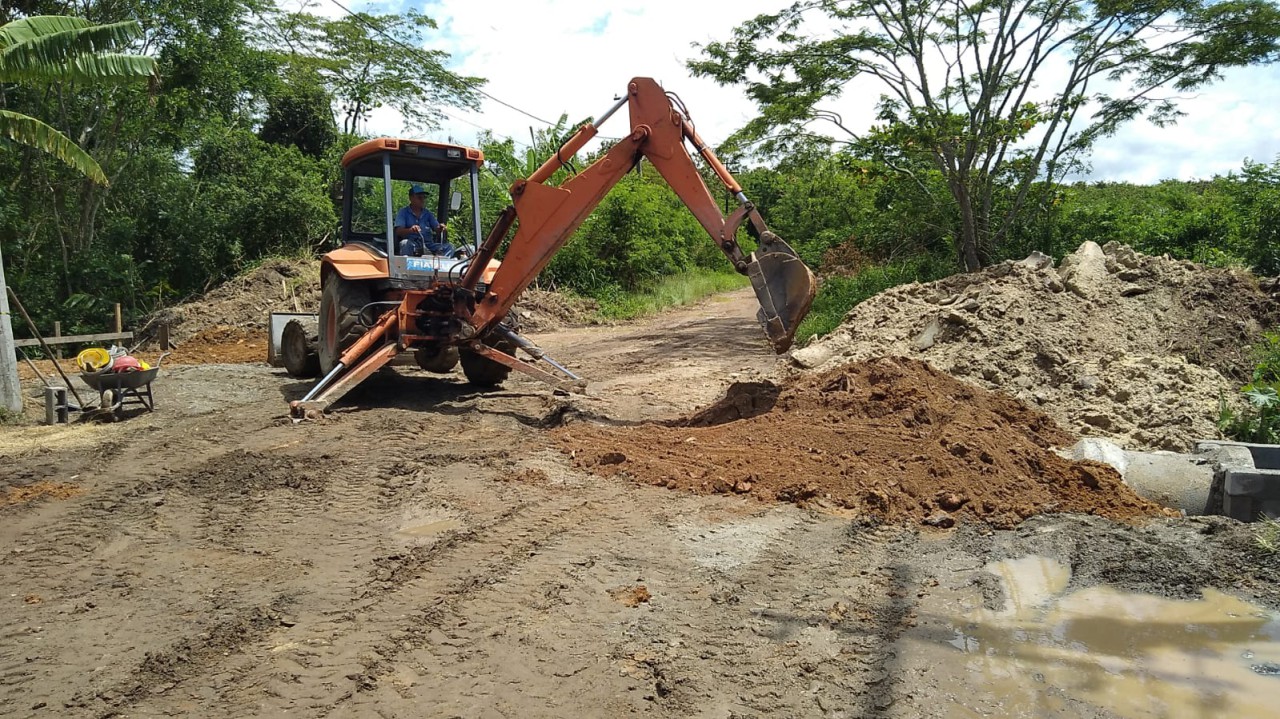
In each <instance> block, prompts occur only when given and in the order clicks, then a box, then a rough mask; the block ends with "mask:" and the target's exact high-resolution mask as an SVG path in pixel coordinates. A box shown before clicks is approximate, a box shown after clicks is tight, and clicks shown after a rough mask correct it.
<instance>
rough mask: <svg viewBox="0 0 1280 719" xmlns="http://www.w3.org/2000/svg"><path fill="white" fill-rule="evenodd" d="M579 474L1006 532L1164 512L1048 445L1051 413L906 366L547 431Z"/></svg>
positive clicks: (744, 389)
mask: <svg viewBox="0 0 1280 719" xmlns="http://www.w3.org/2000/svg"><path fill="white" fill-rule="evenodd" d="M556 436H557V438H558V440H559V441H560V443H561V446H562V447H563V448H564V449H565V450H566V451H568V452H571V453H572V454H573V455H574V461H575V463H576V465H577V466H579V467H583V468H586V469H588V470H590V471H592V472H595V473H597V474H602V475H614V474H625V475H628V476H630V477H632V478H634V479H636V480H638V481H641V482H646V483H650V484H658V485H665V486H667V487H672V488H679V489H688V490H692V491H695V492H700V493H710V492H724V493H728V492H737V493H742V494H745V493H751V494H753V495H755V496H757V497H760V498H761V499H766V500H782V501H792V502H798V503H802V504H805V503H810V502H817V503H819V504H826V505H828V506H830V505H834V506H836V507H840V508H845V509H851V510H854V511H856V512H857V513H858V514H859V515H863V516H870V517H876V518H879V519H883V520H887V521H908V522H924V523H927V524H932V525H935V526H943V527H948V526H951V525H952V524H954V523H955V521H956V520H958V519H959V520H974V519H976V520H980V521H983V522H986V523H988V524H990V525H991V526H994V527H1001V528H1004V527H1011V526H1014V525H1016V524H1018V523H1019V522H1021V521H1022V520H1024V519H1026V518H1027V517H1030V516H1032V515H1035V514H1040V513H1045V512H1079V513H1086V514H1098V515H1102V516H1105V517H1109V518H1112V519H1122V518H1129V517H1139V516H1145V515H1159V514H1161V512H1162V510H1161V509H1160V508H1159V507H1158V506H1156V505H1154V504H1152V503H1151V502H1148V501H1146V500H1144V499H1141V498H1139V497H1138V496H1137V495H1135V494H1134V493H1133V492H1132V491H1131V490H1130V489H1129V488H1128V487H1126V486H1124V485H1123V484H1122V483H1121V481H1120V477H1119V476H1118V475H1117V474H1116V473H1115V472H1114V471H1113V470H1112V469H1111V468H1110V467H1104V466H1102V465H1098V464H1091V463H1080V462H1072V461H1068V460H1066V459H1063V458H1061V457H1059V456H1058V455H1057V454H1055V453H1054V452H1053V451H1052V450H1051V449H1050V448H1051V447H1052V446H1054V445H1066V444H1070V443H1071V442H1072V441H1073V438H1072V437H1071V435H1069V434H1067V433H1066V432H1064V431H1062V430H1061V429H1060V428H1059V427H1058V426H1057V425H1056V424H1055V423H1054V421H1053V420H1052V419H1051V418H1049V417H1048V416H1047V415H1044V414H1042V413H1040V412H1037V411H1035V410H1032V409H1030V408H1028V407H1026V406H1025V405H1023V404H1022V403H1020V402H1018V401H1016V400H1014V399H1011V398H1009V397H1006V396H1004V395H1000V394H997V393H993V392H988V391H986V390H983V389H980V388H977V387H974V386H972V385H969V384H966V383H964V382H961V381H959V380H957V379H955V378H953V377H950V376H948V375H946V374H943V373H942V372H939V371H938V370H935V369H933V368H932V367H930V366H929V365H927V364H925V363H923V362H920V361H917V360H910V359H904V358H885V359H881V360H877V361H874V362H859V363H853V364H850V365H847V366H844V367H839V368H836V369H833V370H829V371H826V372H823V373H820V374H815V375H805V376H801V377H798V378H795V379H793V380H792V381H790V382H788V383H787V384H786V385H784V386H781V387H779V386H776V385H772V384H769V383H740V384H736V385H734V386H733V387H731V388H730V390H729V392H728V393H727V394H726V395H725V397H724V399H722V400H721V401H720V402H718V403H717V404H715V405H713V406H711V407H709V408H707V409H705V410H703V411H702V412H699V413H697V414H695V415H693V416H691V417H688V418H686V419H684V420H681V421H678V422H675V423H672V424H671V425H668V426H662V425H653V424H645V425H639V426H635V427H601V426H595V425H586V424H574V425H569V426H568V427H564V428H561V429H559V430H557V431H556Z"/></svg>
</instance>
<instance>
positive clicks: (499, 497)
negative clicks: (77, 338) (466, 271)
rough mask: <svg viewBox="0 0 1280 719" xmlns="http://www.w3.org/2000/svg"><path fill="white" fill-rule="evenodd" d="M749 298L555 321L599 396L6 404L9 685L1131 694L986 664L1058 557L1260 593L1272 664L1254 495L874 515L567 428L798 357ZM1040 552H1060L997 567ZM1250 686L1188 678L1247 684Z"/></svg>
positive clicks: (404, 711)
mask: <svg viewBox="0 0 1280 719" xmlns="http://www.w3.org/2000/svg"><path fill="white" fill-rule="evenodd" d="M753 314H754V303H753V299H752V296H751V295H750V293H749V292H738V293H733V294H730V295H725V296H721V297H718V298H714V299H713V300H712V301H710V302H708V303H704V304H702V305H699V306H697V307H693V308H687V309H682V310H679V311H675V312H671V313H668V314H664V315H661V316H658V317H656V318H652V319H650V320H647V321H645V322H643V323H640V324H637V325H633V326H626V327H595V328H586V329H575V330H567V331H562V332H557V333H553V334H548V335H543V336H541V337H539V338H538V339H539V342H540V343H541V344H542V345H543V346H544V347H545V348H546V349H547V350H549V351H550V352H551V353H552V354H553V355H554V356H556V357H557V358H558V359H561V360H562V361H565V362H567V363H569V364H570V365H571V366H573V367H575V368H578V369H580V370H581V371H582V373H583V374H585V375H586V376H587V377H589V378H590V379H592V380H593V384H592V395H591V396H588V397H585V398H561V397H557V396H554V395H553V394H552V393H550V392H549V391H547V389H546V388H545V387H543V386H540V385H536V384H533V383H528V382H525V381H523V380H513V381H511V382H509V384H508V388H507V389H506V390H504V391H499V392H492V393H484V394H480V393H475V392H473V391H472V390H470V389H469V388H468V387H467V386H466V385H465V384H463V383H462V382H461V381H460V378H459V377H457V376H454V377H438V376H431V375H426V374H423V373H419V372H417V371H408V370H405V371H403V372H399V373H398V374H397V373H393V372H388V373H384V374H382V375H379V376H377V377H375V378H374V379H373V380H372V381H370V382H369V383H368V384H367V386H365V387H364V388H362V389H361V390H360V391H359V393H358V394H355V395H353V396H352V397H351V398H350V399H349V401H348V402H346V403H344V404H343V405H341V406H340V407H339V408H337V409H335V410H334V411H332V412H331V414H330V416H329V419H327V420H326V421H324V422H321V423H305V424H302V425H296V426H295V425H292V424H291V423H289V422H288V421H287V420H286V419H285V418H284V412H285V402H286V400H287V399H291V398H295V397H297V396H298V395H300V394H301V393H302V392H303V391H304V389H305V386H304V385H303V384H301V383H298V382H294V381H291V380H289V379H287V378H286V377H284V376H283V375H282V374H281V373H279V372H277V371H274V370H269V369H267V368H265V367H259V366H249V365H241V366H234V365H206V366H189V367H177V368H174V369H173V370H172V371H170V372H168V373H167V374H166V375H165V376H164V378H163V381H162V382H161V383H159V384H157V391H158V402H159V410H158V411H157V412H156V413H154V414H151V415H142V416H138V417H135V418H132V419H130V420H128V421H126V422H121V423H116V424H110V425H77V426H73V427H70V428H43V427H24V428H3V429H0V462H3V468H4V471H3V476H0V502H3V505H4V506H0V549H2V551H3V553H4V561H3V565H2V566H0V588H2V589H3V594H0V602H3V607H4V611H3V612H2V613H0V715H4V716H14V717H26V716H34V717H44V716H114V715H119V716H172V715H184V716H202V717H243V716H279V715H284V714H286V713H287V714H290V715H293V716H332V717H339V716H387V717H392V716H404V717H411V716H412V717H424V716H426V717H507V716H520V717H564V716H602V717H604V716H618V715H623V714H630V713H641V714H648V715H654V716H669V717H685V716H701V717H747V716H813V717H819V716H832V717H837V716H841V717H863V716H902V717H912V716H978V715H983V714H992V713H994V714H999V715H1006V716H1014V715H1024V716H1041V715H1044V713H1045V712H1046V711H1047V709H1046V707H1047V708H1052V709H1053V710H1054V711H1056V712H1058V714H1059V715H1063V716H1089V717H1106V716H1129V715H1132V714H1131V713H1130V712H1129V711H1128V710H1127V709H1125V707H1122V706H1118V705H1116V704H1115V702H1114V701H1112V700H1110V699H1107V698H1106V697H1102V696H1099V695H1095V694H1091V693H1090V692H1089V690H1088V687H1084V686H1076V684H1077V683H1079V682H1082V681H1084V680H1083V679H1080V677H1085V678H1086V679H1088V680H1089V681H1091V682H1095V683H1096V682H1099V681H1102V679H1099V678H1098V677H1095V676H1094V675H1092V674H1089V672H1088V671H1087V670H1085V669H1081V670H1079V671H1077V672H1075V673H1074V674H1072V675H1069V676H1068V675H1063V674H1061V673H1054V672H1052V671H1050V669H1049V666H1050V665H1051V664H1052V665H1053V666H1058V664H1056V663H1054V662H1055V661H1056V660H1055V659H1053V658H1052V657H1049V656H1048V655H1047V654H1046V655H1045V657H1044V658H1041V659H1037V658H1036V656H1034V655H1033V656H1031V658H1030V659H1026V658H1025V657H1022V658H1016V657H1015V658H1014V659H1016V660H1017V661H1020V662H1024V663H1025V662H1026V661H1031V662H1033V663H1034V662H1036V661H1039V662H1041V663H1042V664H1043V667H1041V669H1036V670H1034V671H1028V672H1027V675H1026V676H1027V677H1031V678H1030V679H1027V680H1026V681H1008V679H1009V677H1010V676H1013V677H1017V676H1020V674H1019V672H1021V671H1022V669H1017V670H1008V671H1004V673H1003V674H1001V673H1000V672H1001V671H1002V670H1001V669H1000V667H996V668H994V669H992V668H991V667H990V666H988V665H986V664H983V665H982V666H977V665H974V666H969V665H967V664H966V663H965V661H966V660H967V658H972V657H974V656H978V657H980V658H981V657H983V656H987V657H990V656H991V655H990V653H989V652H987V653H986V654H983V653H982V652H979V653H977V654H974V653H971V652H969V651H968V649H966V648H965V647H966V646H967V644H965V643H966V642H968V641H970V640H972V641H974V642H983V643H984V644H983V645H982V646H983V647H984V648H989V647H999V646H1002V645H999V644H998V643H996V642H995V640H993V639H992V638H991V637H992V636H1004V635H1003V634H999V632H1000V631H1003V628H1005V626H1006V625H1005V624H1002V623H1001V622H1003V621H1004V619H999V617H1006V615H1005V614H1000V613H1001V612H1007V611H1008V610H1009V609H1010V607H1013V608H1017V607H1016V606H1015V605H1019V606H1020V604H1019V599H1018V597H1019V596H1021V595H1020V594H1019V593H1018V591H1019V590H1018V588H1019V587H1021V586H1022V585H1021V584H1019V581H1020V580H1021V579H1025V578H1026V575H1028V574H1030V575H1036V571H1039V572H1040V573H1041V574H1045V575H1046V576H1049V575H1052V577H1054V578H1057V579H1061V575H1062V572H1063V571H1065V572H1066V579H1065V580H1064V581H1061V582H1057V583H1056V584H1055V586H1053V587H1052V588H1050V589H1045V590H1044V592H1042V593H1045V599H1044V601H1049V600H1050V599H1053V600H1054V601H1057V600H1056V599H1054V598H1055V597H1068V598H1069V597H1070V596H1072V593H1074V592H1077V591H1080V590H1085V589H1087V588H1089V587H1093V586H1095V585H1098V584H1100V583H1106V584H1108V585H1109V586H1113V587H1117V588H1119V589H1123V590H1128V591H1134V592H1142V593H1145V594H1146V595H1150V596H1158V597H1166V598H1168V600H1167V601H1169V602H1170V603H1171V604H1176V605H1178V606H1182V605H1189V604H1191V603H1190V602H1187V601H1181V600H1190V599H1195V598H1197V597H1199V596H1200V590H1201V588H1203V587H1218V588H1221V589H1223V590H1226V591H1227V592H1229V593H1230V595H1231V596H1232V597H1239V598H1243V599H1248V600H1252V601H1254V602H1256V603H1257V606H1255V607H1253V608H1252V611H1254V612H1255V614H1256V615H1257V616H1256V617H1255V618H1254V619H1252V620H1250V621H1251V622H1252V623H1251V624H1249V625H1248V628H1247V631H1245V630H1243V629H1242V630H1241V631H1245V636H1246V639H1247V640H1248V641H1251V642H1253V644H1251V645H1250V646H1254V647H1255V649H1254V650H1253V651H1255V652H1256V656H1257V657H1258V658H1257V659H1255V660H1253V661H1255V662H1263V661H1264V660H1268V661H1269V659H1268V657H1267V655H1266V652H1267V651H1270V649H1268V646H1269V645H1268V644H1267V641H1269V640H1268V637H1271V636H1272V635H1271V632H1272V631H1275V632H1276V636H1275V637H1274V639H1275V640H1276V641H1280V624H1275V623H1274V622H1273V619H1274V617H1273V615H1272V614H1270V613H1269V612H1270V611H1271V610H1274V609H1275V608H1276V606H1277V604H1278V601H1280V592H1277V588H1276V585H1275V583H1274V579H1273V577H1274V572H1275V571H1276V568H1277V565H1276V563H1275V562H1274V560H1272V559H1270V558H1267V557H1265V556H1263V555H1261V554H1259V553H1258V552H1257V551H1256V550H1255V549H1254V548H1253V546H1252V544H1251V542H1250V535H1249V534H1248V532H1247V531H1246V530H1244V529H1243V528H1241V527H1240V526H1239V525H1235V524H1233V523H1230V522H1226V521H1224V520H1216V519H1203V520H1168V519H1161V520H1155V521H1152V522H1149V523H1145V524H1143V525H1141V526H1127V525H1121V524H1113V523H1110V522H1106V521H1104V520H1100V519H1096V518H1089V517H1070V516H1063V517H1056V518H1038V519H1034V520H1032V521H1029V522H1027V523H1024V524H1023V525H1022V526H1021V527H1020V528H1019V529H1017V530H1015V531H1008V532H992V531H990V530H989V529H980V528H977V527H965V526H962V527H960V528H959V529H957V530H954V531H949V532H948V531H938V530H929V531H927V532H922V529H921V528H920V527H915V526H906V527H889V526H883V527H870V526H865V525H864V524H863V523H860V522H858V521H857V520H856V518H855V519H853V520H851V519H850V518H848V517H840V516H835V515H833V514H826V513H819V512H811V511H806V510H802V509H799V508H797V507H794V506H791V505H770V504H764V503H761V502H758V501H756V500H753V499H749V498H743V497H737V496H696V495H691V494H686V493H681V492H676V491H671V490H666V489H662V488H654V487H646V486H639V485H635V484H632V483H630V482H628V481H626V480H625V479H604V478H600V477H596V476H593V475H589V474H586V473H583V472H580V471H577V470H575V469H573V468H572V466H571V463H570V461H569V459H568V458H567V457H566V456H564V455H563V454H562V453H561V452H560V451H559V450H558V449H556V448H555V447H554V446H553V444H552V442H550V441H549V440H548V439H547V437H546V436H545V435H546V432H545V430H546V429H548V428H550V427H553V426H557V425H559V424H561V423H563V422H566V421H597V422H605V423H637V422H640V421H643V420H649V419H657V418H665V417H670V416H673V415H675V414H678V413H682V412H686V411H689V410H692V409H694V408H696V407H698V406H701V405H704V404H706V403H708V402H710V401H712V400H714V399H715V398H716V397H717V396H718V395H719V393H721V392H722V391H723V389H724V387H725V386H726V385H727V384H728V383H729V382H730V381H731V380H733V379H750V378H754V377H757V376H760V375H762V374H767V373H770V372H772V371H773V368H774V363H775V360H774V358H773V356H772V355H771V354H770V353H769V350H768V348H767V346H766V344H765V342H764V340H763V339H762V337H761V335H760V333H759V331H758V329H757V328H756V326H755V324H754V321H753V319H752V316H753ZM742 441H743V442H744V443H749V442H751V441H752V438H751V437H747V436H744V437H743V438H742ZM19 487H20V488H22V491H21V492H18V491H16V490H15V489H13V488H19ZM6 488H8V489H6ZM6 491H8V494H3V492H6ZM6 497H7V499H6ZM1029 554H1030V555H1035V556H1036V557H1043V558H1044V560H1043V561H1044V562H1045V563H1046V564H1045V565H1044V566H1045V567H1048V568H1047V569H1045V568H1041V569H1039V570H1036V571H1031V572H1029V573H1028V572H1026V571H1022V570H1019V572H1016V573H1015V574H1017V575H1018V576H1016V577H1013V578H1009V577H1004V578H1003V579H1002V578H1001V570H998V569H993V568H992V567H993V565H992V564H991V562H992V561H993V560H1001V559H1010V558H1018V557H1023V556H1024V555H1029ZM1054 562H1056V563H1057V565H1061V566H1060V567H1059V568H1057V569H1054V568H1053V567H1054V566H1057V565H1054V564H1053V563H1054ZM1063 568H1065V569H1063ZM1031 579H1032V580H1035V581H1038V580H1036V579H1035V576H1032V577H1031ZM1056 581H1057V580H1056V579H1055V582H1056ZM1033 583H1034V581H1033ZM1041 583H1042V584H1043V583H1045V582H1041ZM1050 584H1053V583H1052V582H1050ZM1037 586H1038V585H1037ZM1046 586H1048V585H1047V584H1046ZM1234 601H1238V600H1234ZM984 612H985V613H986V614H984ZM1120 614H1122V613H1119V614H1118V613H1116V612H1115V611H1113V614H1112V620H1113V622H1115V624H1114V625H1113V626H1112V631H1111V632H1110V634H1111V635H1112V636H1114V634H1115V632H1116V631H1123V630H1124V629H1125V626H1126V625H1124V619H1123V617H1122V616H1120ZM1146 616H1148V617H1149V616H1150V614H1149V613H1148V614H1147V615H1146ZM1136 621H1137V620H1135V622H1136ZM984 631H985V633H984ZM992 632H996V634H992ZM1104 634H1106V632H1104ZM1215 636H1218V635H1215ZM959 640H963V641H960V643H957V641H959ZM1077 641H1084V640H1079V639H1078V638H1077ZM1206 641H1207V640H1206ZM1255 645H1256V646H1255ZM1161 646H1163V645H1161ZM1088 648H1089V647H1086V649H1088ZM1094 651H1095V653H1097V652H1098V651H1102V650H1098V649H1095V650H1094ZM984 661H985V660H984ZM993 661H994V660H993ZM1274 661H1280V656H1276V657H1275V658H1274ZM1245 664H1247V662H1246V663H1245ZM1017 666H1019V667H1021V666H1022V665H1021V664H1018V665H1017ZM1242 666H1243V667H1244V672H1245V674H1246V675H1250V676H1253V677H1256V678H1258V679H1259V680H1260V681H1262V682H1270V683H1269V684H1263V685H1262V687H1263V690H1266V689H1270V691H1271V692H1272V694H1271V696H1275V693H1276V692H1280V679H1276V678H1271V677H1264V676H1262V673H1260V672H1257V671H1254V672H1252V674H1250V672H1249V667H1248V666H1245V665H1243V664H1242ZM1010 671H1012V674H1010ZM991 672H995V674H991ZM992 677H996V679H998V678H999V677H1005V680H1004V681H998V680H996V679H992ZM1035 677H1038V678H1035ZM1241 681H1244V680H1241ZM1144 686H1145V688H1144V689H1142V690H1141V691H1146V692H1149V693H1150V694H1151V696H1157V695H1158V696H1161V697H1163V696H1165V695H1164V694H1161V693H1160V692H1162V691H1164V690H1163V689H1162V686H1163V685H1160V684H1159V682H1158V681H1155V680H1153V683H1151V684H1148V685H1144ZM1197 686H1198V685H1197ZM1176 688H1177V689H1178V690H1179V691H1182V690H1184V689H1185V687H1184V686H1181V685H1179V686H1178V687H1176ZM1206 692H1207V693H1206ZM1215 692H1216V693H1215ZM1223 695H1224V690H1222V689H1221V688H1220V687H1219V688H1216V689H1213V688H1211V689H1209V690H1205V692H1199V693H1194V697H1199V699H1196V700H1194V701H1190V702H1187V701H1185V700H1182V699H1179V697H1181V696H1182V695H1180V694H1179V695H1176V696H1175V695H1173V694H1170V695H1169V696H1168V701H1169V703H1170V704H1171V705H1172V704H1174V703H1175V702H1176V701H1181V702H1182V704H1180V705H1179V706H1189V707H1191V708H1192V709H1195V710H1196V712H1197V713H1193V714H1189V715H1190V716H1202V715H1209V714H1214V713H1216V712H1217V710H1220V709H1223V708H1224V707H1226V708H1227V709H1238V707H1237V706H1236V705H1234V704H1231V700H1230V698H1229V697H1228V698H1226V699H1224V698H1223ZM1204 697H1208V698H1204ZM1197 702H1198V703H1197ZM1224 702H1225V703H1224ZM1209 710H1212V711H1209ZM1204 711H1209V714H1205V713H1203V712H1204ZM1170 715H1174V716H1176V715H1178V714H1176V713H1174V714H1170ZM1236 715H1237V716H1249V715H1250V714H1249V712H1248V710H1247V708H1246V709H1245V710H1240V711H1239V712H1238V713H1237V714H1236ZM1258 716H1263V714H1258Z"/></svg>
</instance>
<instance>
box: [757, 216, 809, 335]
mask: <svg viewBox="0 0 1280 719" xmlns="http://www.w3.org/2000/svg"><path fill="white" fill-rule="evenodd" d="M771 239H772V241H770V242H762V243H761V247H760V250H758V251H756V252H755V253H753V254H752V256H751V262H750V263H749V264H748V265H747V277H750V278H751V286H752V287H754V288H755V290H756V298H757V299H759V300H760V311H759V312H757V313H756V319H757V320H759V321H760V325H761V326H762V327H764V333H765V335H766V336H768V338H769V344H771V345H773V351H774V352H777V353H778V354H782V353H783V352H786V351H787V350H788V349H790V348H791V341H792V340H793V339H794V338H795V336H796V329H797V328H798V327H799V326H800V321H801V320H803V319H804V317H805V315H807V314H809V305H811V304H813V295H814V293H815V292H817V282H816V281H815V280H814V278H813V273H812V272H810V271H809V268H808V267H806V266H805V264H804V262H803V261H802V260H801V259H800V258H799V257H796V254H795V251H794V250H792V249H791V247H790V246H788V245H787V243H785V242H783V241H782V240H780V239H777V238H776V236H775V237H773V238H771Z"/></svg>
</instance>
